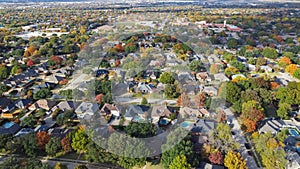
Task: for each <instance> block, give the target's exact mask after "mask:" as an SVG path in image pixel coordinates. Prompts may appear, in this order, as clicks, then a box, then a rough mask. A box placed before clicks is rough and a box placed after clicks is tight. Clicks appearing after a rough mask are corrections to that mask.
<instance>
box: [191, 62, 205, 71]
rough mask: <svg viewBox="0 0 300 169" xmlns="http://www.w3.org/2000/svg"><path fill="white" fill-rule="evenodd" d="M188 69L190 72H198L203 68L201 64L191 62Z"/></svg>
mask: <svg viewBox="0 0 300 169" xmlns="http://www.w3.org/2000/svg"><path fill="white" fill-rule="evenodd" d="M189 67H190V70H191V71H192V72H198V71H200V69H201V68H203V66H202V63H201V61H199V60H193V61H191V62H190V64H189Z"/></svg>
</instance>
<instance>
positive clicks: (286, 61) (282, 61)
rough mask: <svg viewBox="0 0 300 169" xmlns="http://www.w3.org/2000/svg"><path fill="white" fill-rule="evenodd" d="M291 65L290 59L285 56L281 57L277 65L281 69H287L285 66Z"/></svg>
mask: <svg viewBox="0 0 300 169" xmlns="http://www.w3.org/2000/svg"><path fill="white" fill-rule="evenodd" d="M291 63H292V62H291V59H290V58H288V57H286V56H284V57H282V58H281V59H280V60H279V61H278V65H279V66H280V67H283V68H285V67H287V66H288V65H290V64H291Z"/></svg>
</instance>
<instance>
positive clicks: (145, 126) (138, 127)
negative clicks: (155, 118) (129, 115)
mask: <svg viewBox="0 0 300 169" xmlns="http://www.w3.org/2000/svg"><path fill="white" fill-rule="evenodd" d="M125 132H126V134H128V135H130V136H131V137H138V138H145V137H151V136H155V135H156V132H157V127H156V126H155V125H153V124H151V123H134V122H131V123H129V125H128V126H126V127H125Z"/></svg>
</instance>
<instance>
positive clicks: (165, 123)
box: [160, 119, 169, 125]
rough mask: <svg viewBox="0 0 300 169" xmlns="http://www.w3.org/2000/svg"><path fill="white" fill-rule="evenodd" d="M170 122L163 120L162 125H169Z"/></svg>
mask: <svg viewBox="0 0 300 169" xmlns="http://www.w3.org/2000/svg"><path fill="white" fill-rule="evenodd" d="M168 123H169V122H168V121H167V120H166V119H161V120H160V124H162V125H167V124H168Z"/></svg>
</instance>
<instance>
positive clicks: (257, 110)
mask: <svg viewBox="0 0 300 169" xmlns="http://www.w3.org/2000/svg"><path fill="white" fill-rule="evenodd" d="M264 117H265V115H264V113H263V108H262V107H261V106H260V105H259V103H257V102H256V101H254V100H251V101H248V102H245V103H243V105H242V115H241V120H242V123H243V125H244V126H245V127H246V131H247V132H253V131H255V130H256V127H257V122H258V121H260V120H263V119H264Z"/></svg>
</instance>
